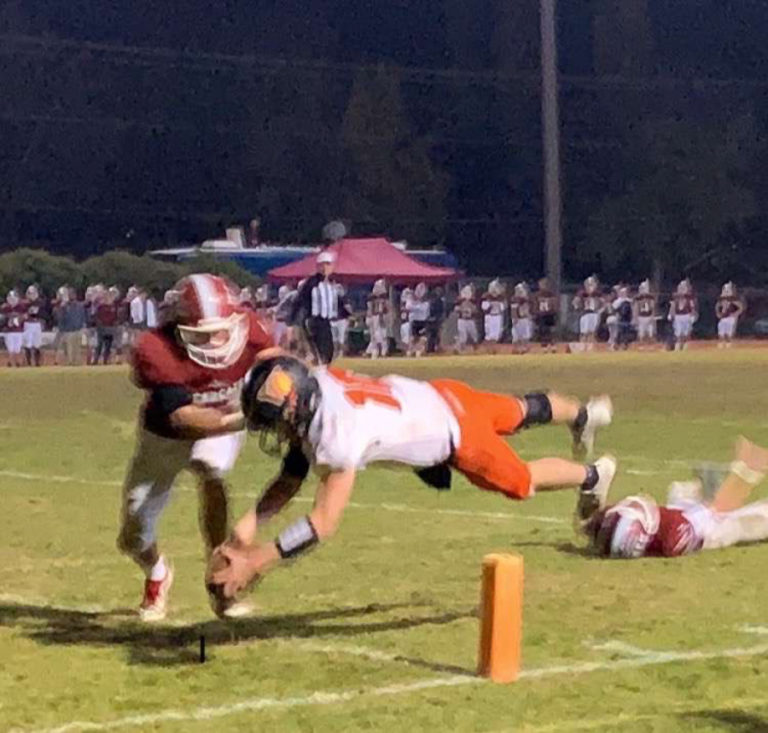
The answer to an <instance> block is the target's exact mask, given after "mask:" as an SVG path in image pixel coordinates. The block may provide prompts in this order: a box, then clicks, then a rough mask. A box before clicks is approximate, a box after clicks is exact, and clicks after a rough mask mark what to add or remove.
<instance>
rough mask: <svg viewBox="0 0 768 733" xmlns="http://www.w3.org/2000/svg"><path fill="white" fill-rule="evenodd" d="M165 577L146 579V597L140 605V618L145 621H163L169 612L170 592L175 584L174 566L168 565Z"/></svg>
mask: <svg viewBox="0 0 768 733" xmlns="http://www.w3.org/2000/svg"><path fill="white" fill-rule="evenodd" d="M167 568H168V569H167V571H166V573H165V577H164V578H163V579H162V580H150V579H149V578H147V579H146V580H145V581H144V598H143V599H142V601H141V605H140V606H139V618H140V619H141V620H142V621H144V623H150V624H151V623H157V622H158V621H162V620H163V619H164V618H165V616H166V614H167V612H168V594H169V592H170V590H171V586H172V585H173V568H172V567H171V566H170V565H167Z"/></svg>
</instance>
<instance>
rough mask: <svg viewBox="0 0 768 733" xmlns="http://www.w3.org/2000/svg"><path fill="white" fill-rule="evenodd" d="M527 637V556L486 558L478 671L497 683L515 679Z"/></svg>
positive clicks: (498, 555) (494, 556) (518, 671)
mask: <svg viewBox="0 0 768 733" xmlns="http://www.w3.org/2000/svg"><path fill="white" fill-rule="evenodd" d="M522 638H523V558H522V557H520V556H519V555H503V554H493V555H486V556H485V557H484V558H483V580H482V590H481V597H480V649H479V653H478V664H477V673H478V674H479V675H481V676H482V677H489V678H490V679H491V680H493V681H494V682H514V681H515V680H516V679H517V676H518V674H519V673H520V651H521V642H522Z"/></svg>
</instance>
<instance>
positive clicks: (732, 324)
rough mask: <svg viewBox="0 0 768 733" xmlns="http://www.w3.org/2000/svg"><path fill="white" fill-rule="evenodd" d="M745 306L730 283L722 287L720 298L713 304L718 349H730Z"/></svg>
mask: <svg viewBox="0 0 768 733" xmlns="http://www.w3.org/2000/svg"><path fill="white" fill-rule="evenodd" d="M745 310H746V305H745V304H744V301H743V299H742V298H740V297H739V296H738V295H737V293H736V286H735V285H734V284H733V283H732V282H727V283H725V285H723V289H722V290H721V291H720V297H719V298H718V299H717V303H715V315H716V316H717V339H718V344H717V347H718V348H719V349H723V348H730V347H731V345H732V344H733V339H734V338H735V337H736V327H737V326H738V324H739V318H741V316H742V315H743V314H744V311H745Z"/></svg>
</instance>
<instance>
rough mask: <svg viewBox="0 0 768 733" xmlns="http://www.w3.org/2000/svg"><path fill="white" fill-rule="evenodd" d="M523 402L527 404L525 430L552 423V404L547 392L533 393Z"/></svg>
mask: <svg viewBox="0 0 768 733" xmlns="http://www.w3.org/2000/svg"><path fill="white" fill-rule="evenodd" d="M523 402H525V417H524V418H523V427H524V428H528V427H531V425H546V424H547V423H550V422H552V403H551V402H550V399H549V395H548V394H547V393H546V392H531V393H530V394H527V395H525V397H523Z"/></svg>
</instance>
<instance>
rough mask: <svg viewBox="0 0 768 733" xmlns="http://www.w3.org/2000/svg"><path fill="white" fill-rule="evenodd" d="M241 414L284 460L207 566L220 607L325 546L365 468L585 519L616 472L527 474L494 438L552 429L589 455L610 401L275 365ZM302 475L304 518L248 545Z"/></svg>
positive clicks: (535, 467)
mask: <svg viewBox="0 0 768 733" xmlns="http://www.w3.org/2000/svg"><path fill="white" fill-rule="evenodd" d="M242 409H243V412H244V414H245V416H246V421H247V426H248V428H249V429H250V430H251V431H255V432H259V433H260V435H261V441H262V446H263V447H264V448H265V449H266V450H268V451H269V450H272V452H280V447H281V446H282V445H285V446H288V450H287V453H286V455H285V457H284V459H283V465H282V471H281V472H280V474H279V476H278V477H277V478H276V479H275V480H273V481H272V483H271V484H270V485H269V486H268V487H267V489H266V491H265V493H264V494H263V495H262V497H261V499H260V500H259V502H258V503H257V505H256V507H255V508H254V509H252V510H251V511H249V512H248V513H247V514H246V515H245V516H244V517H243V518H242V519H241V520H240V522H239V523H238V525H237V526H236V528H235V533H234V537H233V539H232V540H231V541H230V542H228V543H225V544H224V545H223V546H222V547H221V548H219V550H217V553H216V555H215V557H214V558H213V559H212V563H211V566H210V569H209V575H210V585H209V590H211V592H216V593H218V594H219V595H220V596H221V597H223V598H225V599H228V598H232V597H235V596H236V595H237V594H238V593H239V592H240V591H241V590H243V589H244V588H245V587H246V586H247V585H248V584H249V583H250V582H251V581H253V580H254V579H257V578H258V577H260V576H261V575H263V574H264V573H266V572H267V571H268V570H269V569H271V568H272V567H274V566H275V565H277V564H278V563H279V561H280V560H281V559H287V558H293V557H296V556H298V555H300V554H302V553H304V552H306V551H307V550H309V549H310V548H312V547H313V546H314V545H316V544H317V543H318V542H321V541H324V540H327V539H328V538H329V537H330V536H331V535H333V534H334V532H335V531H336V529H337V527H338V525H339V522H340V520H341V516H342V513H343V511H344V508H345V507H346V505H347V503H348V502H349V499H350V496H351V494H352V489H353V487H354V483H355V477H356V475H357V472H358V471H359V470H362V469H364V468H365V467H366V466H367V465H369V464H373V463H390V464H392V463H394V464H404V465H406V466H412V467H414V468H415V469H416V473H417V474H418V475H419V476H420V477H421V478H422V479H423V480H424V481H425V482H426V483H428V484H430V485H431V486H434V487H435V488H449V487H450V479H451V469H455V470H457V471H459V472H460V473H462V474H463V475H464V476H466V477H467V479H469V481H470V482H471V483H473V484H474V485H475V486H478V487H480V488H481V489H486V490H489V491H496V492H499V493H502V494H504V495H505V496H507V497H509V498H512V499H526V498H529V497H530V496H532V495H533V493H534V492H535V491H545V490H550V489H561V488H566V487H580V502H579V504H580V512H581V514H582V515H583V514H587V513H590V512H591V511H593V506H594V505H599V504H600V502H601V501H602V497H604V496H605V495H606V494H607V491H608V487H609V486H610V483H611V481H612V480H613V476H614V473H615V471H616V462H615V460H614V459H613V458H611V457H610V456H604V457H603V458H600V459H599V460H598V461H596V462H595V463H591V464H584V463H576V462H573V461H567V460H563V459H561V458H542V459H540V460H535V461H531V462H525V461H523V460H522V459H521V458H520V457H519V456H518V455H517V454H516V453H515V451H514V450H512V448H511V447H510V446H509V445H508V444H507V443H506V441H505V440H504V438H503V436H505V435H512V434H514V433H516V432H517V431H518V430H520V429H522V428H526V427H531V426H534V425H543V424H547V423H560V424H565V425H567V426H569V428H570V430H571V432H572V435H573V447H574V453H575V455H578V456H580V457H581V456H586V455H591V453H592V447H593V443H594V439H595V433H596V431H597V430H598V429H599V428H601V427H603V426H605V425H608V424H609V423H610V422H611V418H612V406H611V401H610V399H609V398H608V397H599V398H596V399H593V400H591V401H590V402H589V403H588V404H587V405H581V404H580V403H579V402H577V401H576V400H573V399H570V398H567V397H562V396H560V395H557V394H554V393H534V394H529V395H526V396H525V397H510V396H506V395H500V394H493V393H490V392H480V391H477V390H475V389H473V388H472V387H470V386H469V385H467V384H464V383H463V382H458V381H453V380H449V379H438V380H434V381H432V382H422V381H416V380H413V379H407V378H405V377H400V376H388V377H384V378H382V379H372V378H370V377H365V376H361V375H358V374H353V373H352V372H347V371H342V370H338V369H333V368H317V369H310V368H309V367H307V366H306V365H305V364H304V363H302V362H301V361H299V360H298V359H295V358H293V357H278V358H273V359H267V360H265V361H264V362H262V363H260V364H259V365H257V366H256V367H254V369H253V370H252V371H251V372H250V374H249V375H248V378H247V380H246V384H245V387H244V389H243V397H242ZM270 441H271V442H272V446H271V447H270V445H269V444H268V443H269V442H270ZM310 467H314V468H315V470H316V471H317V472H318V473H319V475H320V484H319V486H318V488H317V491H316V494H315V504H314V507H313V508H312V511H311V512H310V513H309V515H308V516H305V517H302V518H301V519H299V520H297V521H296V522H294V523H293V524H292V525H290V526H289V527H288V528H287V529H286V530H284V531H283V532H282V533H281V534H280V535H279V536H278V537H277V539H276V540H275V542H270V543H258V544H254V538H255V536H256V530H257V528H258V526H259V525H260V524H261V523H262V522H264V521H265V520H266V519H268V518H269V517H270V516H272V515H274V514H275V513H276V512H278V511H280V510H281V509H282V508H283V507H284V506H285V505H286V504H287V502H288V501H289V500H290V499H291V497H292V496H293V495H294V494H295V493H296V492H297V491H298V490H299V488H300V486H301V485H302V483H303V481H304V479H305V478H306V476H307V475H308V473H309V470H310Z"/></svg>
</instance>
